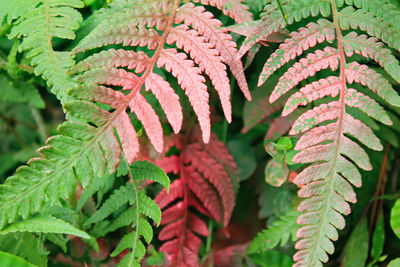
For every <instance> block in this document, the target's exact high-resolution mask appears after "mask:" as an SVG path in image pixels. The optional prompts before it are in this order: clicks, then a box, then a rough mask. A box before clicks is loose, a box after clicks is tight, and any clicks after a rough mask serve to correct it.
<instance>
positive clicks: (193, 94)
mask: <svg viewBox="0 0 400 267" xmlns="http://www.w3.org/2000/svg"><path fill="white" fill-rule="evenodd" d="M157 65H158V67H160V68H161V67H163V66H165V68H166V70H167V71H169V72H171V73H172V75H173V76H175V77H176V78H177V79H178V83H179V84H180V85H181V86H182V88H183V89H184V90H185V93H186V95H187V96H188V98H189V101H190V103H191V104H192V106H193V110H194V112H195V113H196V115H197V118H198V120H199V123H200V127H201V131H202V132H203V141H204V142H205V143H208V141H209V140H210V132H211V122H210V107H209V105H208V92H207V86H206V85H205V84H204V82H205V79H204V77H203V76H201V75H200V70H199V69H198V68H196V67H195V66H194V63H193V61H191V60H188V59H187V58H186V55H185V54H183V53H177V52H176V50H175V49H165V50H163V51H162V52H161V54H160V57H159V60H158V62H157Z"/></svg>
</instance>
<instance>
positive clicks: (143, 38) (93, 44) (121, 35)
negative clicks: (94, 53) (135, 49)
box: [73, 26, 160, 54]
mask: <svg viewBox="0 0 400 267" xmlns="http://www.w3.org/2000/svg"><path fill="white" fill-rule="evenodd" d="M105 29H106V30H105V31H104V32H101V35H100V36H97V35H96V36H92V35H89V36H88V39H83V41H82V42H81V43H80V45H79V47H76V48H75V49H74V50H73V52H74V53H76V54H77V53H81V52H84V51H87V50H90V49H94V48H98V47H103V46H106V45H111V44H122V45H123V46H142V47H143V46H147V47H148V48H149V49H151V50H152V49H155V48H156V47H157V44H158V42H159V41H160V35H159V34H158V32H157V31H156V30H155V29H152V28H150V29H147V28H145V27H140V28H136V27H135V26H125V27H106V28H105Z"/></svg>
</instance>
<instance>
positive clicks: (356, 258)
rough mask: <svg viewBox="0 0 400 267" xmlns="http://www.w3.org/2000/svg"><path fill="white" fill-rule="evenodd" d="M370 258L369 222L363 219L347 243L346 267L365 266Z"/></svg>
mask: <svg viewBox="0 0 400 267" xmlns="http://www.w3.org/2000/svg"><path fill="white" fill-rule="evenodd" d="M367 258H368V228H367V220H366V219H363V220H362V221H361V222H360V223H359V224H358V225H357V226H356V228H355V229H354V231H353V232H352V234H351V235H350V238H349V240H348V241H347V246H346V253H345V256H344V261H343V262H344V266H345V267H356V266H365V262H366V260H367Z"/></svg>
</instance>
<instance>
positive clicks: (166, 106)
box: [145, 72, 183, 133]
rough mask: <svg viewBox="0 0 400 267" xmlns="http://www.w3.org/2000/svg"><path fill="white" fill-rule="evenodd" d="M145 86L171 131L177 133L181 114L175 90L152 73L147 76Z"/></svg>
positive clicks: (181, 117)
mask: <svg viewBox="0 0 400 267" xmlns="http://www.w3.org/2000/svg"><path fill="white" fill-rule="evenodd" d="M145 86H146V90H151V91H152V92H153V94H154V95H155V96H156V98H157V99H158V101H159V102H160V105H161V107H162V109H163V110H164V112H165V115H166V116H167V119H168V121H169V123H170V124H171V126H172V129H173V130H174V132H175V133H178V132H179V131H180V129H181V126H182V120H183V114H182V107H181V104H180V102H179V96H178V95H177V94H176V93H175V90H174V89H173V88H172V87H171V85H170V84H169V83H168V82H166V81H165V80H164V79H163V78H162V77H161V76H160V75H158V74H156V73H153V72H152V73H150V74H149V75H148V76H147V79H146V81H145Z"/></svg>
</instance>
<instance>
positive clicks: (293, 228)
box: [246, 211, 300, 254]
mask: <svg viewBox="0 0 400 267" xmlns="http://www.w3.org/2000/svg"><path fill="white" fill-rule="evenodd" d="M299 215H300V212H298V211H289V212H287V213H286V214H284V215H282V216H281V217H280V218H279V219H278V220H276V221H274V222H273V223H272V225H271V226H270V227H268V229H265V230H263V231H262V232H259V233H258V234H257V236H256V237H255V238H254V239H253V241H251V243H250V245H249V246H248V247H247V251H246V253H247V254H251V253H259V252H262V251H265V250H268V249H272V248H274V247H276V246H277V245H278V244H279V243H280V245H281V246H284V245H286V244H287V242H288V241H289V238H290V237H292V240H293V241H294V240H295V239H296V232H297V231H298V230H299V226H298V225H297V223H296V219H297V217H298V216H299Z"/></svg>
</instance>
